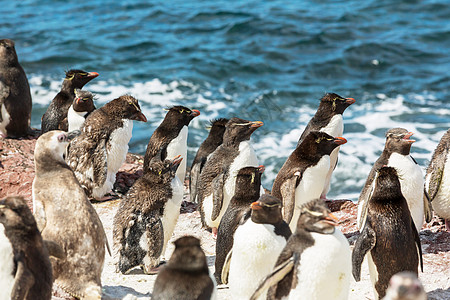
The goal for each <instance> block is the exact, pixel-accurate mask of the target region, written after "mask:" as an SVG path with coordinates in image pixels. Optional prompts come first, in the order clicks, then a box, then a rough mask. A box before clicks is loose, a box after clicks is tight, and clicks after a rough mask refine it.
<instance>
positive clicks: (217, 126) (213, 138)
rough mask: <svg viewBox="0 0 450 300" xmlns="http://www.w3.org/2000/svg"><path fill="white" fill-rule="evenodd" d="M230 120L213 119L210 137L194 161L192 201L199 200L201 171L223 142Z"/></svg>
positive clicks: (191, 182) (191, 175) (191, 188)
mask: <svg viewBox="0 0 450 300" xmlns="http://www.w3.org/2000/svg"><path fill="white" fill-rule="evenodd" d="M228 121H229V120H228V119H225V118H220V119H215V120H212V121H211V122H210V123H211V126H210V128H211V129H210V131H209V134H208V137H207V138H206V140H205V141H203V143H202V144H201V145H200V147H199V148H198V151H197V154H196V155H195V158H194V161H193V162H192V166H191V172H190V181H189V191H190V200H191V202H194V203H196V202H198V201H197V185H198V181H199V180H200V173H201V172H202V169H203V167H204V166H205V163H206V161H207V160H208V159H209V157H210V156H211V154H212V153H213V152H214V150H216V149H217V147H219V146H220V145H221V144H222V141H223V134H224V133H225V125H226V124H227V122H228Z"/></svg>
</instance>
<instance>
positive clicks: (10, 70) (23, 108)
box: [0, 39, 32, 137]
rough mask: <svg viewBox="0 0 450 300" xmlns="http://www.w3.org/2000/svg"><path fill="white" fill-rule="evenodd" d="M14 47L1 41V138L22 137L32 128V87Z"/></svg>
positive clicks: (9, 41) (6, 40) (11, 42)
mask: <svg viewBox="0 0 450 300" xmlns="http://www.w3.org/2000/svg"><path fill="white" fill-rule="evenodd" d="M14 45H15V44H14V41H12V40H9V39H3V40H0V137H7V136H9V137H22V136H25V135H27V134H28V133H29V128H30V119H31V106H32V104H31V93H30V86H29V84H28V79H27V76H26V74H25V71H24V70H23V68H22V66H21V65H20V63H19V60H18V58H17V53H16V49H15V47H14Z"/></svg>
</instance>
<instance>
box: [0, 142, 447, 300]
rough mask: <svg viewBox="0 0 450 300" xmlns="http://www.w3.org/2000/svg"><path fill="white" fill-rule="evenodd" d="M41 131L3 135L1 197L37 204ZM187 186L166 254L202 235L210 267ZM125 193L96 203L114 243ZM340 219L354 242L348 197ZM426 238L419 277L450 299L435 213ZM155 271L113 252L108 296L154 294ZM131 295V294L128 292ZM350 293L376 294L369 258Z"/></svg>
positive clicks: (135, 170) (132, 171) (210, 243)
mask: <svg viewBox="0 0 450 300" xmlns="http://www.w3.org/2000/svg"><path fill="white" fill-rule="evenodd" d="M36 138H37V135H35V136H30V137H29V138H27V139H22V140H11V139H0V199H3V198H5V197H6V196H8V195H20V196H23V197H24V198H25V199H26V200H27V201H28V203H29V205H30V208H31V206H32V201H31V185H32V181H33V178H34V161H33V153H34V145H35V143H36ZM142 161H143V159H142V157H141V156H139V155H134V154H129V155H128V156H127V161H126V163H125V164H124V165H123V166H122V168H121V170H120V171H119V173H118V174H117V182H116V185H115V191H116V192H117V194H119V195H123V194H124V193H126V191H127V190H128V189H129V187H131V186H132V184H133V183H134V181H135V180H136V179H137V178H139V177H140V176H141V175H142ZM188 197H189V196H188V191H187V189H186V190H185V202H183V206H182V208H181V215H180V217H179V219H178V223H177V226H176V228H175V232H174V235H173V236H172V239H171V241H170V242H169V243H170V245H169V247H168V248H167V251H166V255H165V256H166V258H167V259H169V258H170V254H171V253H172V251H173V246H172V244H171V242H172V241H174V240H176V239H177V238H179V237H180V236H183V235H187V234H190V235H194V236H196V237H198V238H200V239H201V241H202V247H203V249H204V251H205V253H206V255H207V259H208V265H209V266H210V270H211V272H213V269H214V258H215V256H214V247H215V240H214V239H213V237H212V235H211V233H209V232H208V231H205V230H203V229H201V224H200V216H199V213H198V211H196V206H195V204H193V203H191V202H189V199H188ZM119 202H120V199H117V200H113V201H108V202H103V203H94V206H95V208H96V210H97V212H98V213H99V215H100V218H101V219H102V222H103V225H104V227H105V230H106V233H107V235H108V240H109V243H110V244H111V243H112V219H113V217H114V214H115V212H116V210H117V208H118V204H119ZM328 204H329V206H330V209H331V210H332V211H334V214H335V216H336V217H337V218H338V219H339V229H340V230H341V231H342V232H343V233H344V234H345V236H346V237H347V238H348V240H349V242H350V244H351V245H353V244H354V242H355V240H356V238H357V236H358V231H357V229H356V211H357V207H356V205H355V204H354V203H352V202H351V201H349V200H336V201H331V202H329V203H328ZM420 239H421V242H422V250H423V253H424V255H423V260H424V272H423V273H420V274H419V277H420V279H421V281H422V283H423V285H424V287H425V290H426V291H427V294H428V299H436V300H441V299H450V271H449V270H450V268H449V267H450V233H448V232H446V231H445V225H444V223H443V221H442V220H441V219H439V218H438V217H436V216H435V217H434V218H433V220H432V222H430V223H429V224H426V225H425V226H424V227H423V229H422V231H421V232H420ZM155 279H156V276H155V275H145V274H143V273H142V272H141V271H140V270H137V269H136V270H134V271H133V272H131V274H128V275H122V274H117V273H115V272H114V265H113V259H112V257H110V256H108V255H107V257H106V259H105V265H104V270H103V274H102V283H103V291H104V297H103V298H104V299H123V298H124V297H126V298H128V299H135V298H137V299H150V296H151V291H152V289H153V284H154V281H155ZM127 295H128V296H127ZM53 299H54V300H56V299H72V298H71V297H70V296H68V295H67V294H65V293H64V292H63V291H61V290H58V289H55V291H54V297H53ZM218 299H232V295H230V294H229V292H228V289H227V288H226V287H224V286H219V292H218ZM349 299H351V300H353V299H354V300H356V299H373V294H372V288H371V283H370V279H369V274H368V270H367V266H366V264H363V269H362V276H361V281H360V282H355V281H354V280H351V284H350V295H349Z"/></svg>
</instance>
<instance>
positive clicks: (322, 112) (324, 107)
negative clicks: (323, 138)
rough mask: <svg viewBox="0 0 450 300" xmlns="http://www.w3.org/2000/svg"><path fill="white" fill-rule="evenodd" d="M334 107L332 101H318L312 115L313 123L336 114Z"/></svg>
mask: <svg viewBox="0 0 450 300" xmlns="http://www.w3.org/2000/svg"><path fill="white" fill-rule="evenodd" d="M336 114H337V112H336V108H335V109H333V104H332V102H329V101H322V102H320V105H319V108H318V109H317V112H316V114H315V115H314V117H313V120H314V122H315V123H322V122H326V121H329V120H331V118H332V117H333V116H334V115H336Z"/></svg>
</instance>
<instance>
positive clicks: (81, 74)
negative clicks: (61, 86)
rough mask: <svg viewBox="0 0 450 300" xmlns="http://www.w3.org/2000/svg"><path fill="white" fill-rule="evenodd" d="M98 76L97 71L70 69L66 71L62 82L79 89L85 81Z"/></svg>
mask: <svg viewBox="0 0 450 300" xmlns="http://www.w3.org/2000/svg"><path fill="white" fill-rule="evenodd" d="M97 76H98V73H97V72H86V71H83V70H76V69H71V70H69V71H67V72H66V77H65V78H64V82H65V83H66V84H70V85H71V86H72V88H74V89H75V88H77V89H81V88H82V87H83V86H84V85H85V84H86V83H88V82H89V81H91V80H92V79H94V78H95V77H97Z"/></svg>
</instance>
